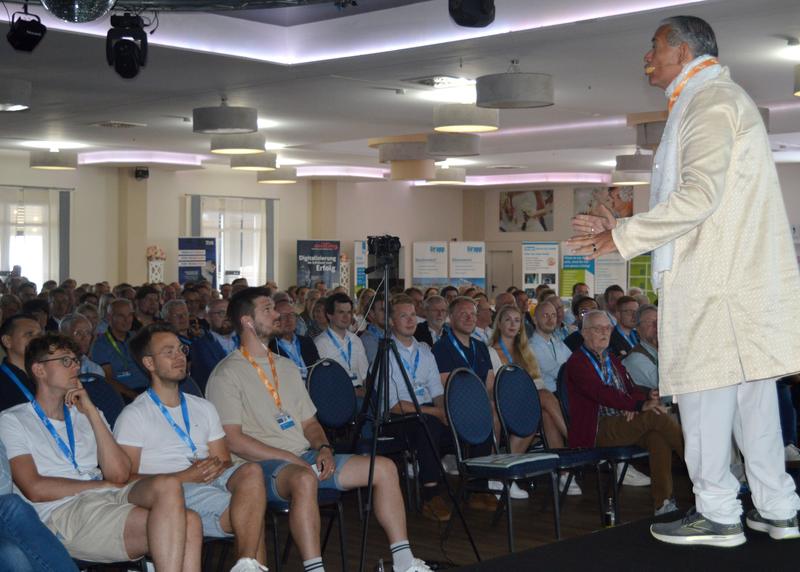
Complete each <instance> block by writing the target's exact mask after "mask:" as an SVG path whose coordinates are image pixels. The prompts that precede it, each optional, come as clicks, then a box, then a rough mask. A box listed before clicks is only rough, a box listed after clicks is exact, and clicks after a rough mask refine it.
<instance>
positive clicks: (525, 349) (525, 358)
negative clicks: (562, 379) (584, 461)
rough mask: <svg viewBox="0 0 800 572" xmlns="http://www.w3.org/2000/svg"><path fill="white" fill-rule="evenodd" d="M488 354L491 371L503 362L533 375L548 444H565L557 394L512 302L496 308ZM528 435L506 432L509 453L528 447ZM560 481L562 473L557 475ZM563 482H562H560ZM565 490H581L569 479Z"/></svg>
mask: <svg viewBox="0 0 800 572" xmlns="http://www.w3.org/2000/svg"><path fill="white" fill-rule="evenodd" d="M489 356H490V357H491V358H492V367H493V368H494V371H495V374H496V373H497V371H498V370H499V369H500V368H501V367H502V366H504V365H508V364H515V365H518V366H520V367H521V368H523V369H524V370H525V371H526V372H528V375H530V376H531V379H533V383H534V385H536V389H537V390H538V391H539V402H540V403H541V407H542V429H543V432H544V436H545V441H546V442H547V445H548V447H550V448H552V449H563V448H565V447H566V446H567V424H566V423H565V422H564V416H563V414H562V413H561V404H560V403H559V401H558V398H557V397H556V396H555V395H553V393H552V392H550V391H548V390H547V389H545V387H544V382H543V380H542V373H541V371H540V369H539V363H538V362H537V361H536V355H535V354H534V353H533V350H532V349H531V347H530V345H529V344H528V336H527V335H526V334H525V328H524V327H523V326H522V313H521V312H520V310H519V308H517V307H516V306H512V305H508V306H503V307H502V308H500V309H499V310H498V311H497V316H496V317H495V320H494V329H493V331H492V337H491V339H490V341H489ZM531 441H533V435H531V436H530V437H525V438H521V437H517V436H515V435H511V436H509V442H508V448H509V450H510V451H511V452H512V453H524V452H525V451H527V449H528V447H530V444H531ZM561 480H562V483H563V482H564V481H566V475H562V476H561ZM562 486H563V484H562ZM567 494H570V495H574V494H581V491H580V488H579V487H578V485H577V483H575V481H574V480H573V481H572V483H571V484H570V487H569V492H568V493H567Z"/></svg>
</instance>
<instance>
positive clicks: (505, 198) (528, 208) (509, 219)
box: [498, 190, 553, 232]
mask: <svg viewBox="0 0 800 572" xmlns="http://www.w3.org/2000/svg"><path fill="white" fill-rule="evenodd" d="M498 222H499V228H500V232H550V231H552V230H553V191H552V190H549V191H504V192H501V193H500V219H499V221H498Z"/></svg>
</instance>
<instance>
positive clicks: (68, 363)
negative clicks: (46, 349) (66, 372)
mask: <svg viewBox="0 0 800 572" xmlns="http://www.w3.org/2000/svg"><path fill="white" fill-rule="evenodd" d="M49 361H57V362H60V363H61V365H63V366H64V367H65V368H67V369H69V368H71V367H72V366H80V365H81V360H80V359H78V358H76V357H75V356H61V357H54V358H49V359H40V360H39V363H47V362H49Z"/></svg>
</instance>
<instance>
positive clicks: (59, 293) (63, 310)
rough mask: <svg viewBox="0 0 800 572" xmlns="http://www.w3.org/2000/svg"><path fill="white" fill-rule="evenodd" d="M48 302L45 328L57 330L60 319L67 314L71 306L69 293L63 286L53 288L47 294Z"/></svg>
mask: <svg viewBox="0 0 800 572" xmlns="http://www.w3.org/2000/svg"><path fill="white" fill-rule="evenodd" d="M48 300H49V302H50V317H49V318H48V319H47V325H46V326H45V330H46V331H48V332H57V331H58V328H59V326H60V325H61V320H62V319H63V318H64V316H66V315H67V314H69V312H70V309H71V307H72V301H71V300H70V296H69V293H68V292H67V291H66V290H65V289H64V288H53V289H52V290H50V292H49V294H48Z"/></svg>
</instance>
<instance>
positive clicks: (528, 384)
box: [494, 365, 542, 437]
mask: <svg viewBox="0 0 800 572" xmlns="http://www.w3.org/2000/svg"><path fill="white" fill-rule="evenodd" d="M494 403H495V406H496V407H497V414H498V416H499V417H500V425H501V427H502V428H503V433H504V434H505V435H506V436H510V435H515V436H517V437H529V436H530V435H533V434H534V433H536V432H537V431H539V428H540V425H541V421H542V406H541V403H540V402H539V390H538V389H536V385H535V384H534V383H533V379H531V376H530V375H528V372H527V371H525V370H524V369H523V368H521V367H519V366H518V365H505V366H503V367H501V368H500V371H498V372H497V375H496V376H495V381H494Z"/></svg>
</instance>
